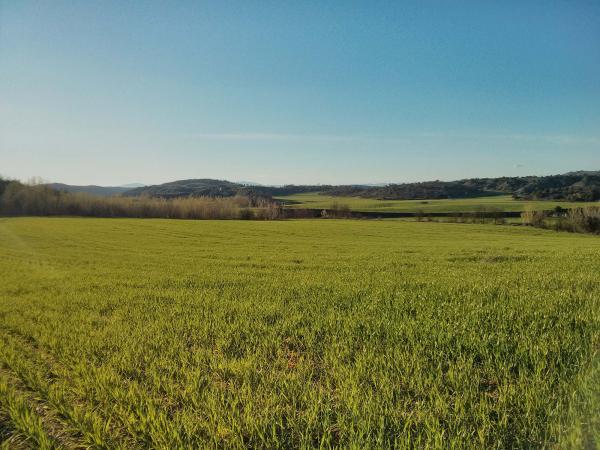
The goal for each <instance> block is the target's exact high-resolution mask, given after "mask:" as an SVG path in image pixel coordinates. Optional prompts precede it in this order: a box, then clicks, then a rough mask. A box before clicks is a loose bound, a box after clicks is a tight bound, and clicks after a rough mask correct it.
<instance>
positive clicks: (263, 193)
mask: <svg viewBox="0 0 600 450" xmlns="http://www.w3.org/2000/svg"><path fill="white" fill-rule="evenodd" d="M48 186H49V187H51V188H53V189H57V190H61V191H67V192H86V193H89V194H94V195H101V196H110V195H125V196H141V195H147V196H151V197H163V198H172V197H190V196H192V197H201V196H204V197H231V196H235V195H244V196H249V197H254V198H272V197H278V196H285V195H292V194H298V193H303V192H321V193H323V194H326V195H333V196H354V197H364V198H374V199H385V200H419V199H423V200H425V199H446V198H470V197H481V196H486V195H500V194H504V195H506V194H511V195H513V196H514V197H515V198H517V199H530V200H568V201H595V200H600V171H584V170H582V171H576V172H569V173H566V174H563V175H549V176H541V177H540V176H527V177H498V178H467V179H463V180H457V181H438V180H436V181H425V182H420V183H401V184H387V185H347V186H331V185H293V184H291V185H285V186H262V185H249V184H247V183H233V182H231V181H226V180H214V179H210V178H199V179H189V180H178V181H172V182H169V183H163V184H157V185H152V186H139V187H133V188H131V187H127V186H115V187H104V186H72V185H67V184H61V183H53V184H49V185H48Z"/></svg>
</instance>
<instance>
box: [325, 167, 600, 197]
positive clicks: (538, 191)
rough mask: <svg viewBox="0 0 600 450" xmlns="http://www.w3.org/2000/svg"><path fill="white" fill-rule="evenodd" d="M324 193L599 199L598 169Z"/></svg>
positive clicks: (348, 188) (347, 188) (345, 188)
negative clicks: (509, 195) (503, 195)
mask: <svg viewBox="0 0 600 450" xmlns="http://www.w3.org/2000/svg"><path fill="white" fill-rule="evenodd" d="M326 193H327V195H334V196H356V197H363V198H375V199H387V200H418V199H438V198H439V199H442V198H468V197H478V196H484V195H497V194H512V195H513V197H515V198H517V199H527V200H568V201H595V200H600V171H579V172H570V173H567V174H564V175H549V176H542V177H538V176H528V177H499V178H468V179H464V180H458V181H427V182H423V183H403V184H389V185H387V186H382V187H369V186H335V187H332V188H331V189H329V190H328V191H327V192H326Z"/></svg>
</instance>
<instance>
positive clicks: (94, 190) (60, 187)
mask: <svg viewBox="0 0 600 450" xmlns="http://www.w3.org/2000/svg"><path fill="white" fill-rule="evenodd" d="M46 186H48V187H49V188H51V189H54V190H57V191H63V192H83V193H86V194H91V195H98V196H101V197H110V196H111V195H119V194H123V193H124V192H127V191H128V190H130V189H131V188H129V187H126V186H95V185H89V186H75V185H71V184H63V183H49V184H46Z"/></svg>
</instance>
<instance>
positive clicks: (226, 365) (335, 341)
mask: <svg viewBox="0 0 600 450" xmlns="http://www.w3.org/2000/svg"><path fill="white" fill-rule="evenodd" d="M296 197H297V196H296ZM354 200H356V201H357V202H360V201H361V200H360V199H354ZM368 202H370V203H373V201H372V200H368ZM449 202H450V201H446V202H445V203H446V204H450V203H449ZM461 202H468V201H467V200H462V201H461ZM511 202H512V201H511ZM386 203H393V204H404V203H402V202H386ZM439 203H442V204H444V201H441V202H434V201H431V202H430V203H429V206H430V207H432V208H434V207H440V208H443V207H444V206H438V204H439ZM412 204H413V205H414V204H415V202H412ZM352 206H353V207H355V205H352ZM423 206H428V205H423ZM317 207H321V206H317ZM394 207H399V206H393V205H392V206H390V208H394ZM411 207H412V206H411ZM598 273H600V239H599V238H598V237H597V236H591V235H576V234H569V233H557V232H552V231H546V230H536V229H531V228H526V227H510V226H493V225H467V224H449V223H417V222H407V221H394V220H385V221H358V220H346V221H343V220H305V221H264V222H260V221H185V220H162V219H156V220H141V219H81V218H79V219H78V218H14V219H13V218H3V219H0V274H1V275H0V280H1V282H0V440H4V445H5V446H7V447H8V448H53V447H64V448H81V447H91V448H147V447H154V448H186V447H187V448H189V447H221V448H223V447H227V448H242V447H253V448H290V447H319V446H321V447H325V448H327V447H336V446H337V447H343V448H380V447H390V446H396V447H410V446H412V447H417V448H474V449H475V448H477V449H479V448H516V447H517V448H548V447H552V446H555V445H556V446H557V447H560V448H580V447H583V446H584V445H590V443H591V442H593V440H594V439H595V438H596V439H597V437H598V436H597V434H598V432H599V431H598V430H600V419H599V418H600V401H599V392H598V386H600V357H599V356H598V352H599V349H600V279H599V278H598ZM590 448H591V447H590Z"/></svg>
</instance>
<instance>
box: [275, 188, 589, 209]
mask: <svg viewBox="0 0 600 450" xmlns="http://www.w3.org/2000/svg"><path fill="white" fill-rule="evenodd" d="M277 198H278V199H279V200H283V201H287V202H290V203H289V205H288V207H290V208H318V209H327V208H331V205H332V204H333V202H336V201H337V202H338V203H340V204H345V205H348V206H349V207H350V209H352V210H353V211H379V212H415V211H419V210H420V211H423V212H467V211H474V210H476V209H477V208H480V207H482V206H485V207H494V208H500V209H503V210H504V211H523V210H525V209H526V208H527V206H528V205H531V206H532V207H533V208H535V209H539V210H549V209H554V208H555V207H556V206H561V207H562V208H576V207H582V206H588V205H599V204H600V202H590V203H585V202H555V201H520V200H513V199H512V197H511V196H510V195H499V196H493V197H479V198H467V199H457V200H425V201H423V200H374V199H368V198H359V197H331V196H327V195H319V194H317V193H306V194H295V195H288V196H285V197H277Z"/></svg>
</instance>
